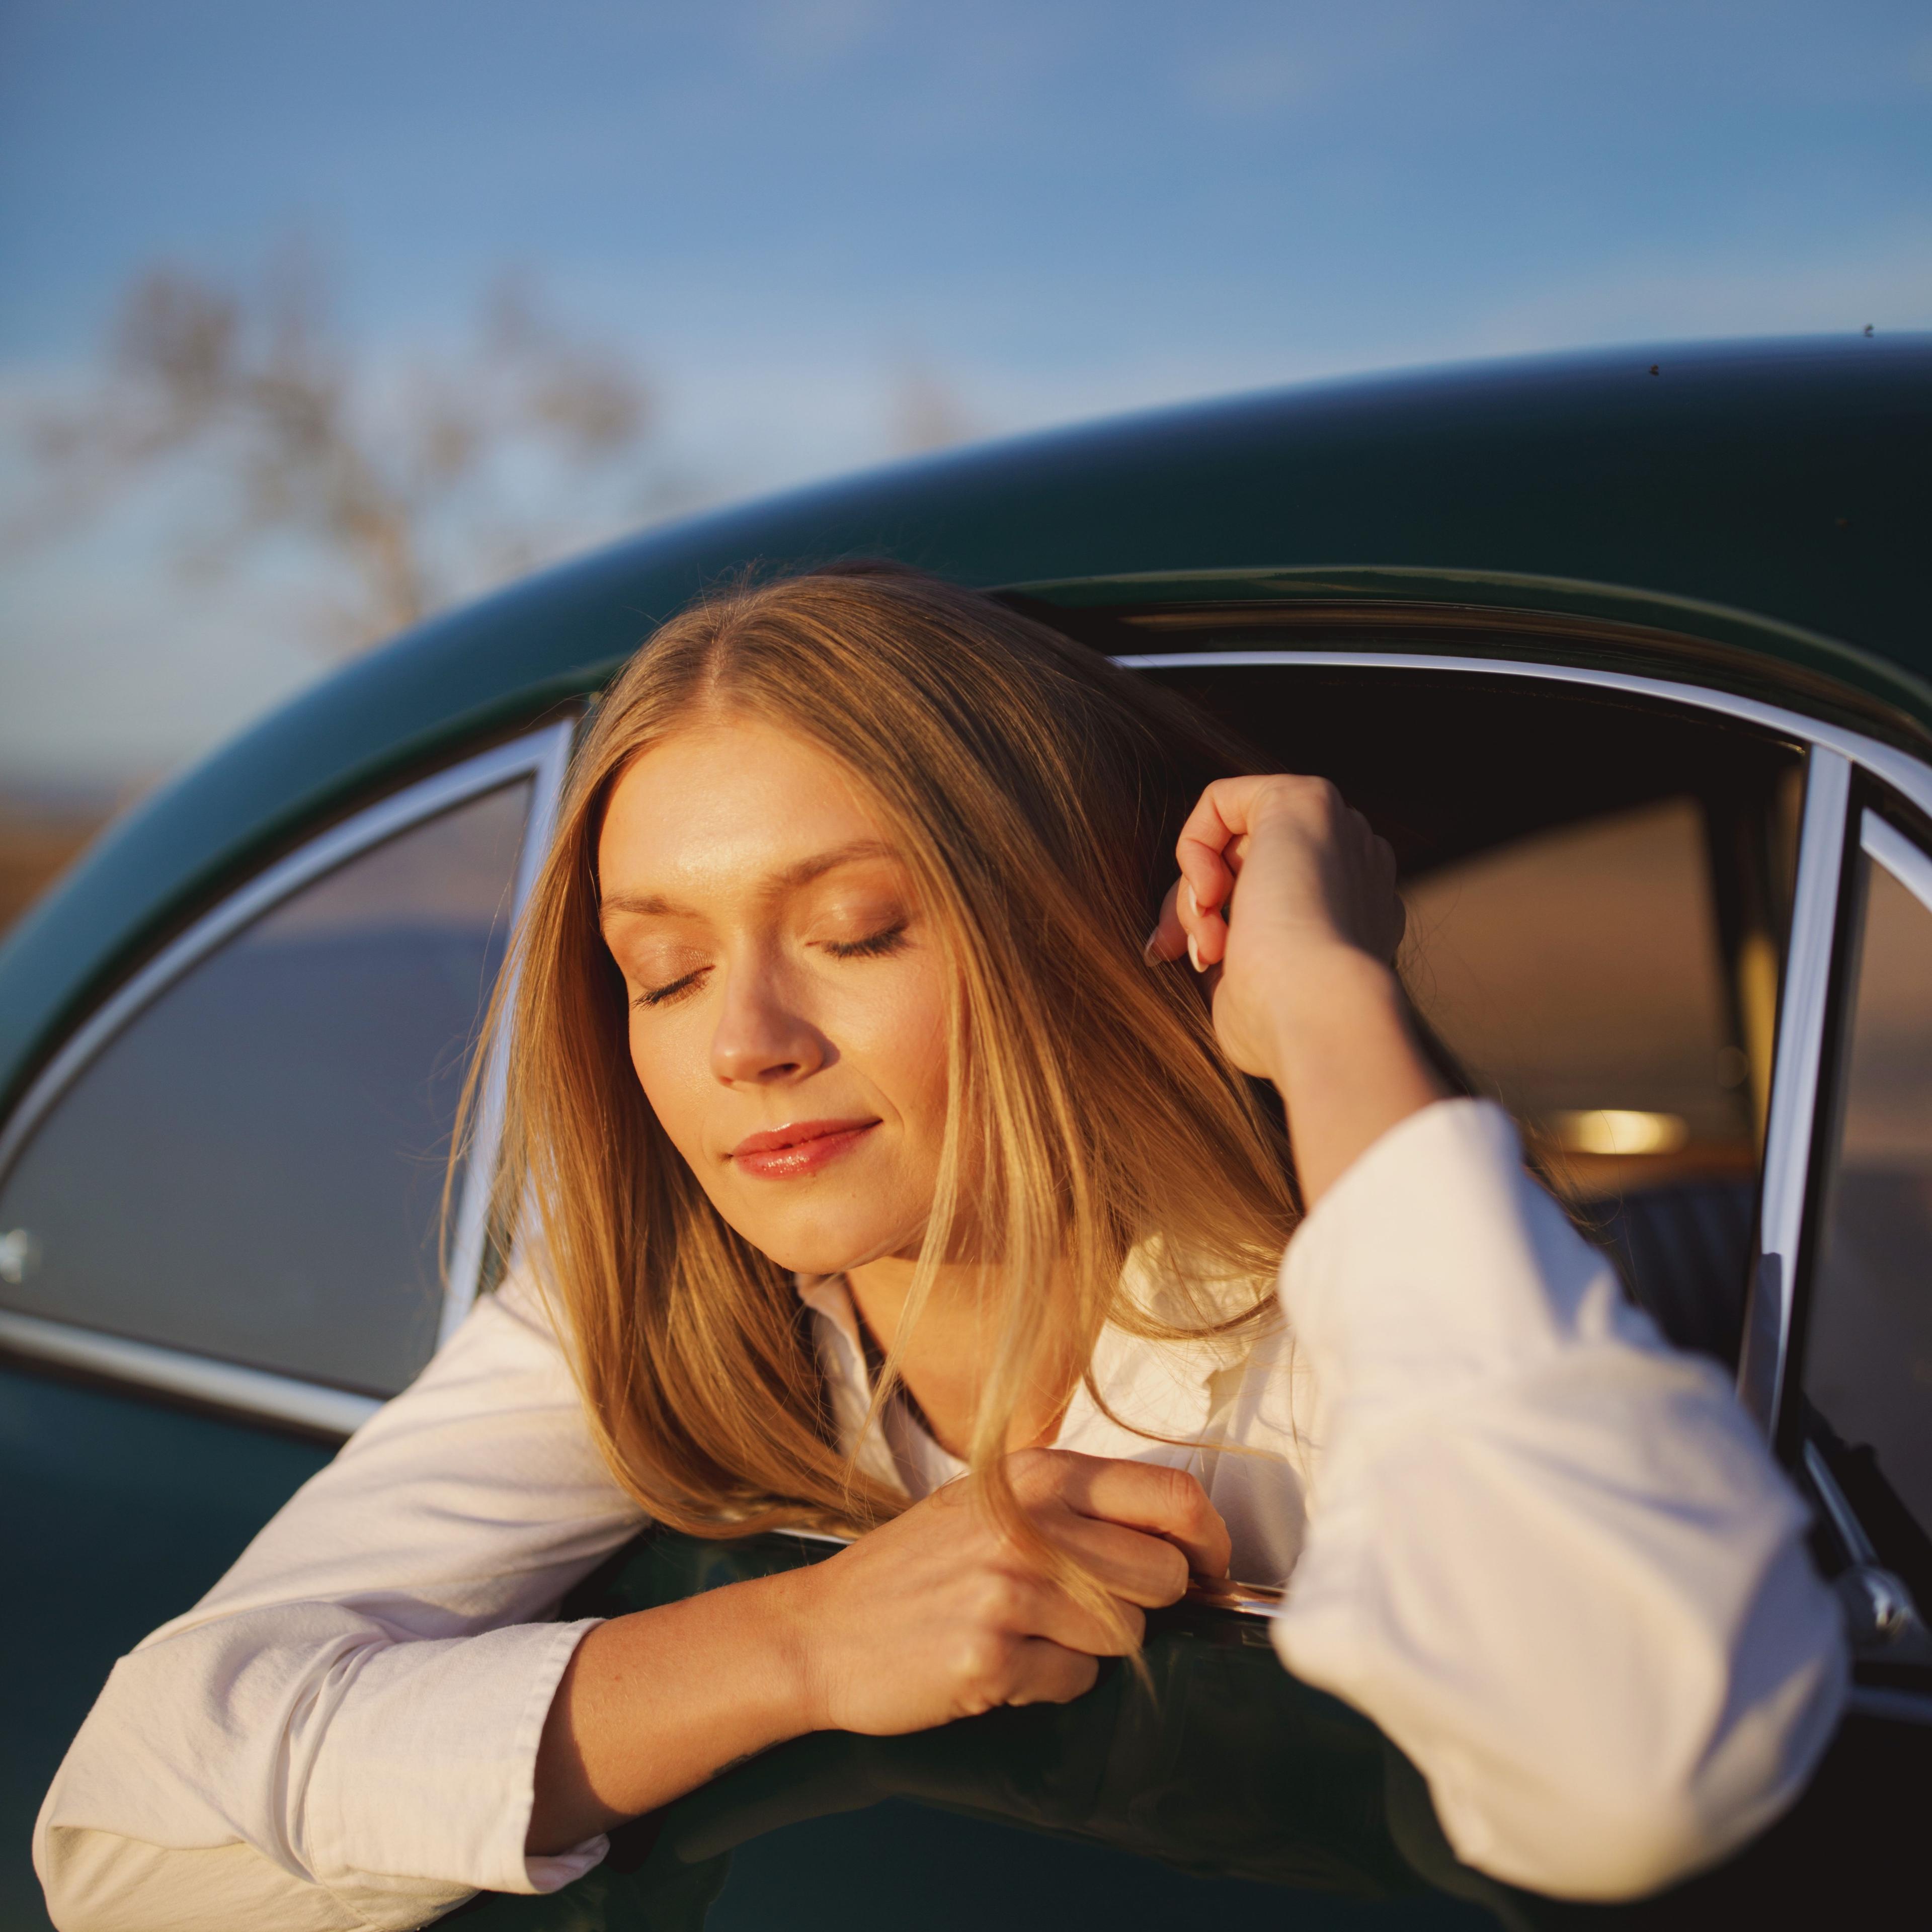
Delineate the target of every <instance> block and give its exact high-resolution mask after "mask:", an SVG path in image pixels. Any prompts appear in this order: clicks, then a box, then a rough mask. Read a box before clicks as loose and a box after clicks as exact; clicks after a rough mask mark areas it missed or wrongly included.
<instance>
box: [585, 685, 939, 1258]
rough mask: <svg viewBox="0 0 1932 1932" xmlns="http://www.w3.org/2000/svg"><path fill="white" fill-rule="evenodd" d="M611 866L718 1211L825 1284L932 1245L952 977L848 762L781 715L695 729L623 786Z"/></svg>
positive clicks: (634, 978)
mask: <svg viewBox="0 0 1932 1932" xmlns="http://www.w3.org/2000/svg"><path fill="white" fill-rule="evenodd" d="M597 862H598V880H599V883H600V886H601V892H602V901H601V917H602V922H603V930H604V941H605V943H606V944H607V945H608V946H609V947H610V954H611V957H612V958H613V959H615V960H616V962H617V965H618V967H619V970H620V971H622V974H623V976H624V983H625V989H626V990H627V992H628V999H629V1003H630V1046H631V1065H632V1066H633V1067H634V1068H635V1069H636V1070H637V1079H638V1080H639V1081H640V1083H641V1084H642V1085H643V1090H644V1094H645V1097H646V1099H647V1100H649V1102H650V1104H651V1106H652V1109H654V1110H655V1112H656V1115H657V1117H658V1120H659V1121H661V1123H662V1124H663V1127H664V1132H665V1133H667V1134H668V1135H669V1136H670V1139H671V1141H672V1142H673V1145H675V1146H676V1148H677V1150H678V1151H679V1153H680V1154H682V1155H683V1156H684V1157H685V1160H687V1161H688V1162H689V1163H691V1169H692V1171H693V1172H694V1173H695V1174H696V1175H697V1178H698V1180H699V1181H700V1183H701V1184H702V1185H703V1188H704V1190H705V1192H706V1193H707V1194H708V1195H709V1196H710V1197H711V1200H712V1205H714V1206H715V1207H716V1208H717V1210H718V1212H719V1214H721V1215H723V1216H724V1219H725V1220H727V1221H728V1222H729V1223H730V1224H731V1226H733V1228H735V1229H737V1230H738V1232H739V1233H740V1234H742V1235H743V1236H744V1237H745V1238H746V1239H747V1240H748V1241H751V1243H753V1244H754V1245H755V1246H756V1247H758V1248H760V1249H761V1250H763V1252H764V1253H766V1254H767V1255H769V1256H771V1258H772V1259H773V1260H774V1261H775V1262H778V1263H779V1264H780V1265H781V1266H783V1267H784V1268H793V1269H796V1270H799V1271H802V1272H805V1273H807V1274H834V1273H836V1272H838V1271H840V1270H841V1269H844V1268H852V1267H856V1266H857V1265H859V1264H860V1263H861V1262H867V1261H871V1260H874V1259H878V1258H879V1257H880V1256H886V1255H897V1256H911V1255H913V1254H916V1252H917V1250H918V1247H919V1239H920V1237H921V1235H922V1233H923V1232H924V1229H925V1226H926V1217H927V1214H928V1212H929V1210H930V1208H931V1206H932V1198H933V1191H934V1187H935V1180H936V1177H937V1175H938V1166H939V1151H940V1146H941V1137H942V1135H943V1133H944V1125H945V1113H946V1104H947V1093H946V1085H947V1082H946V1047H945V1013H946V1001H947V968H946V965H945V962H944V961H943V959H941V956H940V954H939V952H938V947H937V945H936V943H935V940H934V938H933V935H932V932H931V930H930V928H929V925H928V923H927V922H926V919H925V918H924V917H923V916H922V913H921V910H920V907H919V904H918V903H917V902H916V900H915V899H914V898H913V893H912V889H911V883H910V879H909V878H908V877H907V873H906V870H905V868H904V866H903V865H901V863H900V862H899V860H898V857H897V856H895V853H894V851H893V849H892V842H891V840H890V838H889V835H888V834H887V833H886V831H885V829H883V827H882V826H880V823H879V822H878V820H877V818H876V817H875V816H874V814H873V813H872V812H871V811H870V810H869V809H868V807H867V806H866V805H865V802H863V801H862V799H861V798H860V797H859V795H858V794H857V793H856V790H854V788H853V786H852V784H850V781H849V780H847V778H845V776H844V774H843V773H842V772H841V770H840V769H839V767H838V766H837V765H836V764H835V763H833V762H832V760H830V759H829V758H828V757H826V756H825V754H823V752H820V751H817V750H815V749H814V748H812V747H811V746H810V745H807V744H805V743H804V742H802V741H801V740H800V739H796V738H794V737H792V736H789V735H787V733H784V732H783V731H780V730H775V729H774V728H773V727H770V726H769V725H765V724H754V723H751V722H748V721H736V720H732V719H729V718H725V719H719V720H716V721H706V722H705V723H703V724H699V725H694V726H693V727H690V728H688V729H687V730H683V731H680V732H679V733H676V735H674V736H672V737H670V738H669V739H666V740H665V741H664V742H663V743H661V744H660V745H656V746H654V747H653V748H652V749H651V750H649V751H646V752H645V753H643V754H642V755H641V756H640V757H638V758H637V759H636V760H634V761H633V762H632V763H631V765H630V766H629V767H628V769H626V770H625V772H624V774H623V775H622V778H619V781H618V782H617V784H616V787H615V788H614V790H613V791H612V793H611V796H610V807H609V810H608V811H607V814H606V815H605V817H604V829H603V833H602V835H601V838H600V839H599V840H598V847H597Z"/></svg>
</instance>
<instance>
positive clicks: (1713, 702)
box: [1114, 651, 1932, 816]
mask: <svg viewBox="0 0 1932 1932" xmlns="http://www.w3.org/2000/svg"><path fill="white" fill-rule="evenodd" d="M1114 661H1115V663H1116V664H1120V665H1121V666H1123V667H1124V668H1125V669H1127V670H1188V669H1190V668H1191V667H1195V666H1203V667H1207V668H1208V669H1211V670H1239V669H1240V668H1241V667H1242V666H1243V665H1245V664H1282V665H1291V664H1309V665H1313V666H1315V667H1318V668H1321V669H1342V670H1447V671H1461V672H1472V671H1473V672H1479V673H1481V674H1482V675H1484V676H1488V677H1526V678H1535V679H1541V681H1542V682H1544V683H1553V684H1580V685H1591V686H1593V687H1595V688H1596V689H1598V690H1601V691H1622V692H1626V693H1628V694H1629V695H1631V697H1658V698H1662V699H1664V700H1667V701H1668V702H1669V703H1673V704H1683V705H1688V706H1691V708H1692V709H1696V710H1699V711H1716V712H1722V713H1723V714H1724V715H1725V716H1726V717H1728V718H1739V719H1742V721H1744V722H1745V723H1746V724H1757V725H1760V726H1762V727H1763V728H1764V729H1765V730H1767V731H1772V732H1775V733H1778V735H1779V736H1782V737H1787V738H1796V739H1799V741H1800V742H1802V743H1805V744H1808V745H1823V747H1824V748H1825V749H1826V750H1827V751H1835V752H1836V753H1837V754H1838V756H1839V757H1841V758H1846V759H1849V760H1850V762H1851V763H1853V764H1855V765H1858V766H1862V767H1863V768H1864V769H1865V770H1867V771H1868V772H1872V773H1873V774H1874V775H1876V776H1877V777H1879V778H1882V779H1884V780H1885V782H1886V784H1889V785H1891V787H1893V788H1894V790H1896V791H1897V792H1898V793H1900V794H1901V795H1902V796H1904V797H1905V798H1906V799H1909V800H1910V801H1911V802H1912V804H1914V805H1916V806H1917V807H1918V809H1919V810H1920V811H1923V812H1924V813H1926V814H1927V815H1928V816H1932V767H1928V766H1926V765H1924V763H1921V761H1920V760H1918V759H1917V758H1915V757H1912V755H1911V754H1910V753H1909V752H1906V751H1900V750H1898V749H1897V748H1896V747H1895V746H1894V745H1886V744H1882V743H1881V742H1879V740H1878V739H1876V738H1867V736H1865V735H1864V733H1862V732H1861V731H1852V730H1846V727H1844V726H1843V725H1841V724H1831V723H1829V722H1828V721H1826V720H1824V719H1823V718H1808V717H1807V716H1806V715H1805V714H1804V713H1803V712H1800V711H1788V710H1787V709H1785V708H1784V706H1782V705H1778V704H1766V703H1763V702H1762V701H1761V700H1759V699H1757V698H1755V697H1739V696H1738V695H1737V694H1736V693H1735V692H1733V691H1712V690H1708V689H1706V688H1705V687H1704V686H1703V685H1695V684H1677V683H1674V682H1672V681H1671V680H1670V679H1668V678H1661V677H1640V676H1635V675H1634V674H1633V673H1628V672H1625V671H1616V670H1592V669H1589V667H1586V666H1583V665H1578V664H1539V663H1533V662H1531V661H1529V660H1526V659H1524V658H1466V657H1438V656H1433V655H1423V654H1421V653H1420V652H1406V651H1157V652H1132V653H1130V654H1128V655H1124V656H1121V657H1118V658H1115V660H1114Z"/></svg>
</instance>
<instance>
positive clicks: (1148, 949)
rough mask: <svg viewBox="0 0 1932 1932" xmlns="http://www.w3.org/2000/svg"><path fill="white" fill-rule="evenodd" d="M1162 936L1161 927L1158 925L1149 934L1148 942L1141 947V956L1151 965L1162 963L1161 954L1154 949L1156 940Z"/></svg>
mask: <svg viewBox="0 0 1932 1932" xmlns="http://www.w3.org/2000/svg"><path fill="white" fill-rule="evenodd" d="M1159 938H1160V927H1159V926H1156V927H1155V928H1154V930H1153V932H1151V933H1149V934H1148V936H1147V943H1146V944H1145V945H1144V946H1143V947H1142V948H1141V957H1142V959H1145V961H1146V962H1147V963H1148V965H1150V966H1158V965H1160V954H1159V953H1157V952H1156V951H1155V950H1154V942H1155V941H1157V940H1158V939H1159Z"/></svg>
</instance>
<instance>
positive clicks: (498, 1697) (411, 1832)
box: [34, 1279, 643, 1932]
mask: <svg viewBox="0 0 1932 1932" xmlns="http://www.w3.org/2000/svg"><path fill="white" fill-rule="evenodd" d="M642 1523H643V1518H642V1516H641V1514H640V1511H638V1510H637V1507H636V1505H634V1503H633V1502H631V1500H630V1499H628V1497H627V1496H625V1494H624V1493H623V1492H622V1490H621V1489H620V1488H619V1487H618V1486H617V1485H616V1483H615V1482H614V1481H613V1480H612V1478H611V1477H610V1475H609V1473H608V1472H607V1470H606V1469H605V1468H604V1465H603V1463H602V1461H601V1458H600V1457H599V1456H598V1453H597V1450H596V1448H595V1443H594V1442H593V1441H592V1438H591V1435H590V1432H589V1427H588V1426H587V1424H586V1421H585V1420H584V1418H583V1412H582V1409H581V1406H580V1403H579V1400H578V1397H577V1391H576V1389H575V1387H574V1384H573V1382H572V1381H571V1376H570V1374H569V1371H568V1367H567V1365H566V1364H565V1361H564V1359H563V1356H562V1351H561V1350H560V1349H559V1347H558V1345H557V1343H556V1338H555V1336H554V1334H553V1332H552V1331H551V1330H550V1326H549V1325H548V1323H547V1320H546V1319H545V1318H544V1313H543V1310H542V1307H541V1303H540V1301H539V1300H538V1298H537V1297H536V1296H535V1294H534V1292H532V1290H531V1289H529V1286H527V1284H526V1283H522V1282H520V1281H519V1280H514V1279H513V1280H512V1281H511V1283H509V1284H508V1285H506V1287H505V1289H504V1290H503V1291H502V1292H500V1293H499V1295H496V1296H494V1297H492V1298H490V1299H488V1300H487V1301H484V1303H482V1304H480V1305H479V1307H478V1309H477V1310H476V1311H475V1313H474V1314H473V1315H472V1316H471V1317H470V1319H469V1321H468V1322H466V1323H465V1324H464V1325H463V1328H461V1329H460V1331H458V1334H457V1335H456V1336H455V1338H454V1339H453V1340H452V1341H451V1343H449V1346H448V1347H447V1348H446V1349H444V1350H443V1352H442V1353H441V1354H440V1355H438V1356H437V1358H436V1359H435V1361H433V1362H432V1363H431V1364H430V1366H429V1367H428V1369H427V1370H425V1372H424V1373H423V1374H422V1376H421V1377H420V1378H419V1380H418V1381H417V1382H416V1383H415V1384H414V1385H413V1386H412V1387H411V1388H410V1389H409V1390H407V1391H405V1393H404V1394H402V1395H401V1396H399V1397H397V1398H396V1400H395V1401H394V1402H392V1403H389V1405H388V1406H386V1408H384V1409H383V1410H382V1411H380V1412H379V1413H378V1414H377V1415H376V1416H375V1417H374V1418H372V1419H371V1421H370V1422H369V1423H368V1424H367V1425H366V1426H365V1427H364V1428H363V1429H362V1430H360V1431H359V1432H358V1433H357V1434H356V1436H354V1437H353V1438H352V1439H351V1440H350V1442H348V1443H347V1445H345V1446H344V1449H343V1451H342V1452H341V1454H340V1455H339V1456H338V1457H337V1458H336V1460H335V1461H334V1462H333V1463H331V1464H330V1465H329V1467H328V1468H327V1469H324V1470H323V1471H322V1472H320V1474H319V1475H317V1476H316V1477H315V1478H314V1480H313V1481H311V1482H309V1483H308V1484H305V1486H304V1487H302V1489H301V1490H299V1491H298V1492H297V1493H296V1495H295V1496H293V1498H292V1499H290V1502H288V1504H287V1505H286V1506H285V1507H284V1508H283V1509H282V1510H281V1511H280V1512H279V1513H278V1514H277V1515H276V1517H275V1518H274V1519H273V1520H272V1521H271V1522H270V1523H269V1525H268V1526H266V1528H265V1529H263V1531H262V1532H261V1534H260V1535H259V1536H257V1538H256V1539H255V1541H254V1543H253V1544H251V1545H250V1546H249V1547H248V1550H246V1551H245V1553H244V1554H243V1555H242V1558H241V1559H240V1560H239V1562H237V1563H236V1565H235V1567H234V1568H233V1569H232V1570H231V1571H229V1573H228V1574H227V1575H226V1577H223V1579H222V1580H221V1582H220V1583H218V1584H217V1586H215V1588H214V1589H213V1590H212V1591H211V1592H209V1594H208V1595H207V1596H206V1597H205V1598H203V1599H202V1601H201V1602H200V1603H199V1604H196V1606H195V1607H194V1608H193V1610H190V1612H188V1613H187V1615H186V1616H182V1617H179V1618H177V1619H175V1621H174V1622H172V1623H170V1624H167V1625H163V1628H160V1630H158V1631H155V1632H154V1634H153V1635H152V1636H151V1637H148V1638H147V1639H146V1640H144V1641H143V1642H142V1643H141V1644H140V1645H139V1646H137V1648H136V1649H135V1650H134V1651H133V1652H131V1653H130V1655H127V1657H124V1658H122V1659H121V1661H120V1662H119V1663H118V1664H117V1665H116V1666H115V1669H114V1671H113V1675H112V1676H110V1679H109V1680H108V1682H107V1687H106V1688H105V1689H104V1691H102V1693H101V1697H100V1698H99V1700H98V1702H97V1703H96V1704H95V1707H94V1709H93V1711H92V1713H91V1714H90V1715H89V1718H88V1719H87V1721H86V1724H84V1725H83V1727H82V1728H81V1730H80V1734H79V1736H77V1738H76V1739H75V1740H74V1744H73V1745H72V1746H71V1748H70V1749H69V1751H68V1755H67V1757H66V1760H65V1762H64V1763H62V1766H61V1769H60V1771H59V1773H58V1775H57V1777H56V1778H55V1781H54V1784H53V1786H52V1789H51V1790H49V1793H48V1795H47V1798H46V1802H45V1804H44V1805H43V1807H42V1808H41V1812H40V1822H39V1824H38V1826H37V1828H36V1831H35V1834H34V1864H35V1867H36V1869H37V1870H38V1872H39V1873H40V1881H41V1883H42V1885H43V1887H44V1888H45V1890H46V1896H47V1900H48V1907H49V1912H50V1913H51V1915H52V1918H53V1920H54V1922H55V1924H56V1925H57V1926H58V1927H60V1928H61V1932H110V1928H112V1932H121V1929H122V1928H125V1932H136V1928H139V1932H171V1928H174V1927H181V1928H183V1932H186V1928H189V1927H192V1928H193V1932H220V1928H222V1927H229V1926H234V1927H248V1928H249V1932H255V1928H257V1927H260V1926H263V1925H266V1924H273V1925H275V1926H276V1927H293V1928H310V1927H314V1928H318V1932H320V1928H325V1927H326V1928H333V1927H383V1928H387V1927H407V1926H415V1925H420V1924H424V1923H425V1922H426V1921H428V1920H429V1919H431V1918H435V1917H437V1915H439V1914H440V1913H442V1912H446V1911H447V1910H449V1909H450V1908H451V1907H452V1906H454V1905H455V1904H457V1903H460V1901H461V1900H463V1898H465V1897H467V1896H469V1894H471V1893H472V1892H474V1891H478V1890H490V1891H526V1892H527V1891H549V1890H552V1889H553V1888H555V1887H556V1886H558V1885H562V1884H564V1883H565V1882H568V1880H569V1879H571V1878H574V1877H575V1876H578V1875H579V1874H580V1873H582V1872H583V1871H585V1870H588V1869H589V1867H590V1866H591V1865H592V1864H595V1862H596V1861H597V1860H598V1858H600V1857H601V1855H602V1854H603V1851H604V1842H603V1841H602V1840H601V1839H593V1840H592V1841H589V1843H586V1844H585V1845H583V1846H579V1847H577V1848H576V1849H574V1850H573V1851H571V1852H568V1853H567V1854H565V1855H562V1856H560V1857H556V1858H526V1856H525V1855H524V1850H523V1845H524V1840H525V1838H526V1834H527V1832H528V1829H529V1813H530V1805H531V1800H532V1777H533V1775H534V1769H535V1760H536V1753H537V1747H538V1742H539V1741H540V1739H541V1736H542V1731H543V1725H544V1718H545V1716H546V1715H547V1712H548V1710H549V1708H550V1701H551V1699H552V1697H553V1694H554V1693H555V1691H556V1685H557V1682H558V1679H559V1678H560V1677H561V1676H562V1673H563V1670H564V1667H565V1665H566V1664H568V1661H569V1660H570V1658H571V1654H572V1652H574V1649H575V1648H576V1646H577V1643H578V1641H579V1640H580V1638H581V1637H583V1633H584V1632H585V1631H586V1630H587V1629H589V1628H590V1627H591V1626H590V1625H589V1624H588V1623H557V1622H541V1621H538V1619H543V1618H545V1617H547V1616H551V1615H553V1613H554V1610H555V1608H556V1604H557V1603H558V1601H559V1599H560V1598H562V1595H563V1594H564V1592H565V1591H566V1590H567V1589H568V1588H569V1586H571V1583H574V1582H575V1581H576V1580H577V1579H578V1578H579V1577H582V1576H583V1574H585V1573H586V1571H589V1569H590V1568H592V1566H593V1565H595V1563H596V1562H598V1559H600V1558H601V1557H602V1556H604V1555H606V1554H607V1553H609V1552H610V1550H613V1549H615V1548H616V1547H617V1546H618V1545H619V1544H621V1543H622V1542H623V1541H625V1539H626V1538H628V1537H629V1536H631V1535H634V1534H635V1532H637V1529H639V1528H640V1526H642Z"/></svg>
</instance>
